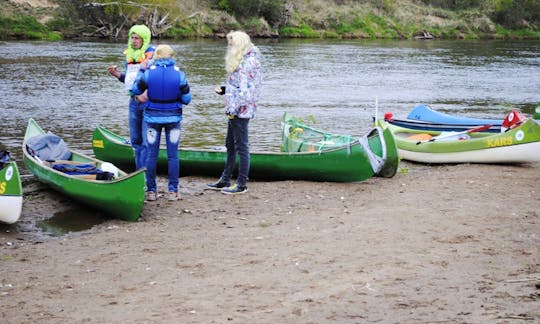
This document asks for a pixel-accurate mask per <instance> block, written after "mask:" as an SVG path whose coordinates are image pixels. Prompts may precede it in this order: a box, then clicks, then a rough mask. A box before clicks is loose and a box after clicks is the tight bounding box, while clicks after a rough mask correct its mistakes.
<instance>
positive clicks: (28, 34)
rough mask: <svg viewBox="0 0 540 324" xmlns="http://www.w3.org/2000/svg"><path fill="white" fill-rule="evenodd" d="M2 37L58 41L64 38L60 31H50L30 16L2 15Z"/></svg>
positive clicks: (0, 26)
mask: <svg viewBox="0 0 540 324" xmlns="http://www.w3.org/2000/svg"><path fill="white" fill-rule="evenodd" d="M0 39H31V40H46V41H57V40H60V39H62V36H61V35H60V34H59V33H56V32H53V31H50V30H49V29H48V28H47V27H46V26H45V25H43V24H40V23H39V22H38V21H37V20H36V19H35V18H34V17H30V16H18V15H17V16H13V17H2V16H0Z"/></svg>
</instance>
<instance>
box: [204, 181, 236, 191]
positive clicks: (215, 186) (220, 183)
mask: <svg viewBox="0 0 540 324" xmlns="http://www.w3.org/2000/svg"><path fill="white" fill-rule="evenodd" d="M230 185H231V183H230V182H223V181H221V180H219V181H218V182H215V183H207V184H206V188H207V189H212V190H221V189H223V188H227V187H229V186H230Z"/></svg>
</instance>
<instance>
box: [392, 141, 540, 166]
mask: <svg viewBox="0 0 540 324" xmlns="http://www.w3.org/2000/svg"><path fill="white" fill-rule="evenodd" d="M398 152H399V156H400V157H401V158H402V159H404V160H409V161H416V162H423V163H500V164H514V163H515V164H520V163H529V162H540V142H536V143H527V144H521V145H513V146H503V147H495V148H489V149H485V150H475V151H465V152H448V153H428V152H414V151H407V150H402V149H398Z"/></svg>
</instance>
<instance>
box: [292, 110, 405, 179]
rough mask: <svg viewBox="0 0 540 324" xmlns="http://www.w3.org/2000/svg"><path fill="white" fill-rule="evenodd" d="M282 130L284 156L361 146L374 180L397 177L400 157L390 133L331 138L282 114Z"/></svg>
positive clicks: (328, 134)
mask: <svg viewBox="0 0 540 324" xmlns="http://www.w3.org/2000/svg"><path fill="white" fill-rule="evenodd" d="M281 130H282V132H281V151H283V152H317V153H321V152H324V151H326V150H330V149H336V148H344V149H349V148H350V147H352V146H360V147H361V149H362V150H363V151H364V155H365V160H366V161H367V162H369V164H370V165H371V170H372V171H373V172H375V175H376V176H381V177H387V178H390V177H393V176H394V175H395V174H396V171H397V167H398V164H399V157H398V151H397V145H396V142H395V140H394V136H393V134H392V132H391V131H389V130H386V131H383V130H382V129H381V128H380V127H375V128H372V129H370V130H369V131H368V132H367V133H366V134H365V135H364V136H362V137H360V138H357V137H354V136H350V135H339V134H332V133H328V132H325V131H321V130H318V129H315V128H313V127H310V126H308V125H306V124H305V123H303V122H301V121H300V120H298V119H297V118H296V117H294V116H292V115H291V114H289V113H285V114H283V118H282V121H281ZM362 167H364V168H365V167H366V165H362Z"/></svg>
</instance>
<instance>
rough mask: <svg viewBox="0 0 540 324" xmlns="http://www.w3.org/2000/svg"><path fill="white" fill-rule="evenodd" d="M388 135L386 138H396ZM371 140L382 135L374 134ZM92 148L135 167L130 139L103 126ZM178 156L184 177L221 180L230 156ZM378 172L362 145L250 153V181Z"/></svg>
mask: <svg viewBox="0 0 540 324" xmlns="http://www.w3.org/2000/svg"><path fill="white" fill-rule="evenodd" d="M387 134H389V135H385V136H390V137H391V136H392V135H391V133H387ZM370 137H373V138H379V137H380V136H379V133H378V132H373V133H372V134H371V135H370ZM385 138H386V137H385ZM371 142H373V146H374V147H373V148H372V149H373V151H374V152H376V153H377V154H379V155H380V156H382V153H381V152H382V151H381V150H382V144H380V143H381V141H379V140H375V139H373V140H370V146H371ZM377 143H379V144H377ZM390 147H391V146H390ZM92 148H93V150H94V155H95V156H96V157H97V158H99V159H102V160H107V161H111V162H113V163H114V164H116V165H118V166H121V167H123V168H131V169H132V168H133V167H134V162H133V161H134V154H133V149H132V148H131V146H130V145H129V144H127V141H126V139H125V138H124V137H122V136H119V135H117V134H114V133H113V132H111V131H109V130H107V129H105V128H103V127H97V128H96V129H95V130H94V133H93V138H92ZM396 152H397V151H396ZM396 154H397V153H396ZM178 156H179V158H180V174H181V175H208V176H213V177H219V175H220V174H221V172H222V171H223V167H224V165H225V160H226V156H227V154H226V152H225V150H208V149H188V148H181V149H180V150H179V152H178ZM166 168H167V156H166V151H165V149H161V150H160V152H159V157H158V170H159V171H160V172H164V171H165V170H166ZM375 173H376V172H375V171H374V170H373V169H372V166H371V164H370V162H369V159H368V157H367V156H366V153H365V151H364V149H363V147H362V146H361V145H360V144H359V143H354V144H353V145H349V146H346V147H339V148H332V149H328V150H323V151H320V152H294V153H293V152H291V153H286V152H253V151H252V152H250V173H249V177H250V179H265V180H286V179H289V180H312V181H335V182H354V181H362V180H366V179H368V178H371V177H373V176H374V175H375Z"/></svg>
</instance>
